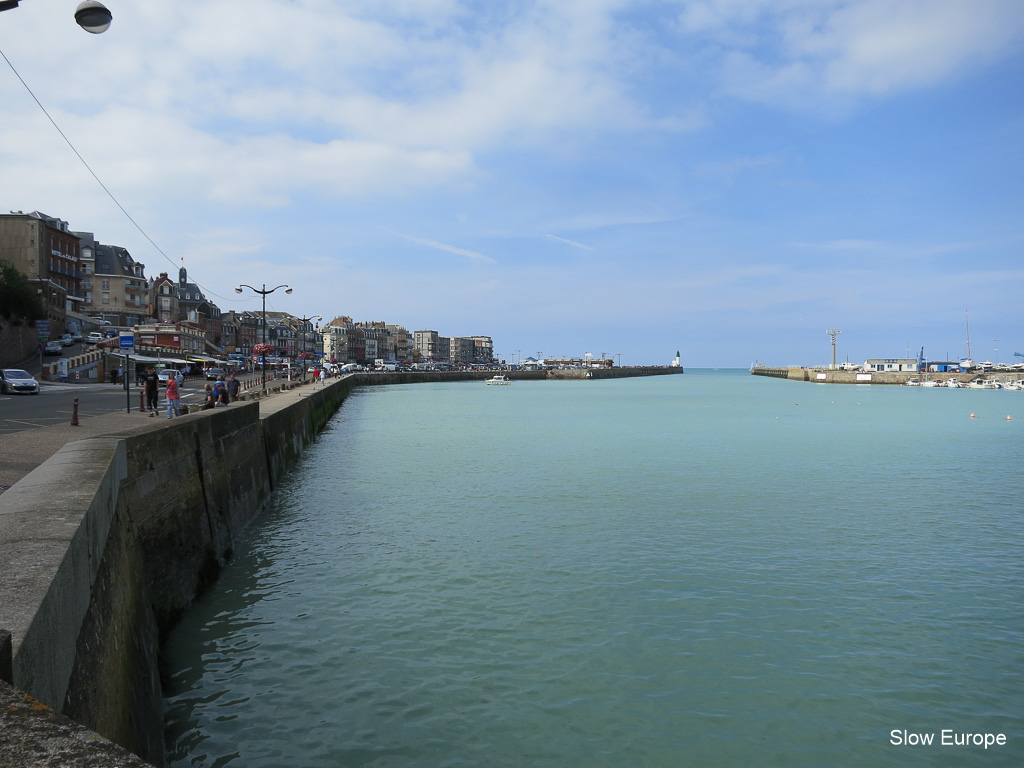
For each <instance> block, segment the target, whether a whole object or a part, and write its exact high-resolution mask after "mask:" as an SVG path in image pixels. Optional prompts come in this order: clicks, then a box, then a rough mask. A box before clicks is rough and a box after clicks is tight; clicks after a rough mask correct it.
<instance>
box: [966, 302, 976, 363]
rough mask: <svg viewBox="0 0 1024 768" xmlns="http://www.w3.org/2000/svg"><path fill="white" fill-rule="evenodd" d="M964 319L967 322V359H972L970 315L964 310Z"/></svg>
mask: <svg viewBox="0 0 1024 768" xmlns="http://www.w3.org/2000/svg"><path fill="white" fill-rule="evenodd" d="M964 320H965V322H966V324H967V359H968V360H973V359H974V358H973V357H971V316H970V315H969V314H968V313H967V310H964Z"/></svg>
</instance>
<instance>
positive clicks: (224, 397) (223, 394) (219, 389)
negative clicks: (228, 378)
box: [213, 376, 228, 406]
mask: <svg viewBox="0 0 1024 768" xmlns="http://www.w3.org/2000/svg"><path fill="white" fill-rule="evenodd" d="M213 389H214V392H216V394H217V405H224V406H226V405H227V404H228V385H227V384H225V383H224V377H223V376H218V377H217V383H216V384H214V385H213Z"/></svg>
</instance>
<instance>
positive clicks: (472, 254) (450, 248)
mask: <svg viewBox="0 0 1024 768" xmlns="http://www.w3.org/2000/svg"><path fill="white" fill-rule="evenodd" d="M394 234H396V235H398V236H399V237H402V238H405V239H406V240H408V241H410V242H413V243H419V244H420V245H425V246H427V247H428V248H435V249H437V250H439V251H445V252H446V253H454V254H455V255H456V256H468V257H469V258H470V259H473V260H475V261H485V262H490V263H494V261H495V260H494V259H492V258H491V257H490V256H485V255H484V254H482V253H477V252H476V251H468V250H466V249H464V248H456V247H455V246H454V245H448V244H447V243H441V242H438V241H437V240H430V239H428V238H425V237H414V236H413V235H403V234H402V233H401V232H395V233H394Z"/></svg>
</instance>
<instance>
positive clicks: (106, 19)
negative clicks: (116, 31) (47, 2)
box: [0, 0, 114, 35]
mask: <svg viewBox="0 0 1024 768" xmlns="http://www.w3.org/2000/svg"><path fill="white" fill-rule="evenodd" d="M20 2H21V0H0V11H13V10H14V9H15V8H17V7H18V3H20ZM113 18H114V15H113V14H112V13H111V12H110V11H108V10H107V8H106V6H104V5H103V3H98V2H96V0H85V2H84V3H80V4H79V6H78V7H77V8H76V9H75V21H76V22H78V26H80V27H81V28H82V29H84V30H85V31H86V32H92V33H93V34H94V35H98V34H100V33H101V32H106V31H107V29H109V28H110V21H111V19H113Z"/></svg>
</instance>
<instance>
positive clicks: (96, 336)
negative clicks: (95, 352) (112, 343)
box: [85, 331, 103, 344]
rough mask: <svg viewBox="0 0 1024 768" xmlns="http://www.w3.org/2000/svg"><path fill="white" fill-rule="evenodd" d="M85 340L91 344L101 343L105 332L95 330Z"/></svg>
mask: <svg viewBox="0 0 1024 768" xmlns="http://www.w3.org/2000/svg"><path fill="white" fill-rule="evenodd" d="M85 340H86V341H87V342H89V343H90V344H99V343H100V342H101V341H103V334H102V333H100V332H99V331H93V332H92V333H90V334H89V335H88V336H86V337H85Z"/></svg>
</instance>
